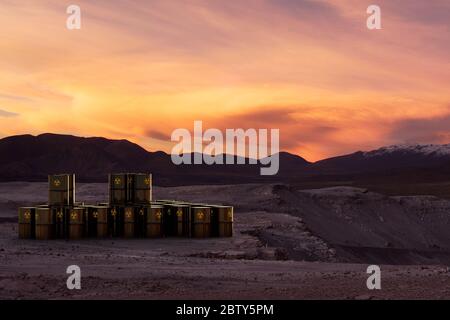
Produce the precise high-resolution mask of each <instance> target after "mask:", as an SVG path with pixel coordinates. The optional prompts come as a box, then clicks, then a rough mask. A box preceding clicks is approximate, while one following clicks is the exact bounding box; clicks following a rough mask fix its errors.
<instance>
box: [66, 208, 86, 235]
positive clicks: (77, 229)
mask: <svg viewBox="0 0 450 320" xmlns="http://www.w3.org/2000/svg"><path fill="white" fill-rule="evenodd" d="M68 218H69V238H70V239H71V240H78V239H81V238H83V236H84V220H85V209H84V208H71V209H69V217H68Z"/></svg>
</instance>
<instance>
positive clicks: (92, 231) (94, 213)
mask: <svg viewBox="0 0 450 320" xmlns="http://www.w3.org/2000/svg"><path fill="white" fill-rule="evenodd" d="M85 219H86V221H85V224H84V228H85V230H84V233H85V235H86V236H87V237H89V238H105V237H107V236H108V207H105V206H86V207H85Z"/></svg>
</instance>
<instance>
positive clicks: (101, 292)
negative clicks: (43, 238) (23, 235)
mask: <svg viewBox="0 0 450 320" xmlns="http://www.w3.org/2000/svg"><path fill="white" fill-rule="evenodd" d="M105 188H106V186H105V185H102V184H85V185H80V186H79V187H78V190H77V192H78V193H77V194H78V200H80V201H89V202H92V201H103V200H104V199H105V198H106V193H105ZM155 196H156V197H158V198H160V199H162V198H165V199H167V198H170V199H171V198H174V199H180V200H181V199H185V200H190V201H199V202H203V201H208V202H218V203H223V204H235V205H236V214H235V215H236V223H235V237H233V238H231V239H206V240H192V239H159V240H118V239H108V240H83V241H77V242H66V241H51V242H38V241H26V240H18V239H17V225H16V223H15V222H13V220H14V217H15V215H16V207H17V206H18V205H22V204H31V203H35V202H37V203H43V202H45V201H46V184H39V183H7V184H6V183H5V184H0V298H1V299H71V298H78V299H135V298H137V299H403V298H409V299H431V298H436V299H448V298H450V277H449V275H450V271H449V269H448V268H447V266H446V262H445V261H446V259H447V258H446V257H447V249H448V248H449V246H450V241H448V240H449V238H448V237H449V235H447V234H446V233H447V232H444V231H445V230H448V226H447V225H446V223H448V220H449V214H450V213H449V212H450V211H448V208H449V204H448V203H447V202H446V201H444V200H440V199H437V198H429V197H412V198H411V197H408V198H389V197H384V196H382V195H378V194H373V193H370V192H367V190H362V189H349V188H332V189H324V190H309V191H305V190H294V189H292V188H290V187H289V186H285V185H244V186H214V187H208V186H197V187H182V188H156V189H155ZM380 217H381V218H380ZM440 225H442V226H440ZM363 230H365V231H366V232H363ZM392 232H394V234H391V233H392ZM433 245H434V246H433ZM386 261H387V262H390V263H389V264H386V263H385V262H386ZM373 262H377V263H379V264H380V266H381V270H382V290H380V291H370V290H368V289H367V287H366V280H367V277H368V275H367V274H366V269H367V267H368V265H369V264H371V263H373ZM424 262H430V263H424ZM72 264H76V265H78V266H80V267H81V270H82V290H79V291H69V290H68V289H67V288H66V279H67V275H66V273H65V271H66V268H67V266H69V265H72Z"/></svg>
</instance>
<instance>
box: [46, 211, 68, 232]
mask: <svg viewBox="0 0 450 320" xmlns="http://www.w3.org/2000/svg"><path fill="white" fill-rule="evenodd" d="M50 211H51V213H52V216H53V217H54V220H55V225H54V228H53V229H54V235H55V239H67V238H68V237H69V217H68V213H69V209H68V208H66V207H51V208H50Z"/></svg>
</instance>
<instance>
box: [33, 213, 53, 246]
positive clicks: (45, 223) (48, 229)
mask: <svg viewBox="0 0 450 320" xmlns="http://www.w3.org/2000/svg"><path fill="white" fill-rule="evenodd" d="M54 223H55V220H54V216H53V212H52V210H50V208H37V209H36V239H37V240H50V239H53V238H54Z"/></svg>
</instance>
